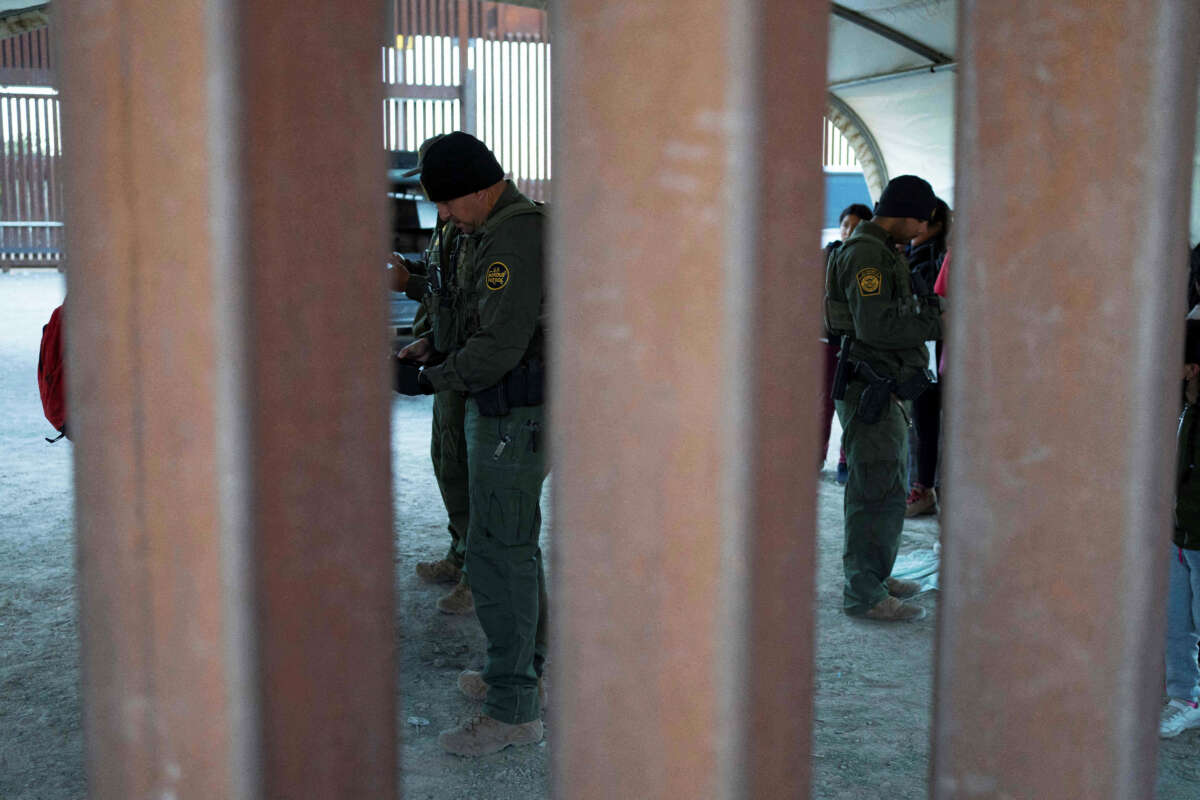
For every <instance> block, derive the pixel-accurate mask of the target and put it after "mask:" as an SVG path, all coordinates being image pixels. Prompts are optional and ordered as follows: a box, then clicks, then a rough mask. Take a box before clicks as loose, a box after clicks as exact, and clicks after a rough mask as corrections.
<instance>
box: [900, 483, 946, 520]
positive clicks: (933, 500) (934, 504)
mask: <svg viewBox="0 0 1200 800" xmlns="http://www.w3.org/2000/svg"><path fill="white" fill-rule="evenodd" d="M936 513H938V496H937V490H936V489H927V488H925V487H924V486H914V487H913V490H912V491H911V492H909V493H908V499H907V500H906V504H905V507H904V516H905V518H906V519H911V518H912V517H921V516H924V515H926V514H936Z"/></svg>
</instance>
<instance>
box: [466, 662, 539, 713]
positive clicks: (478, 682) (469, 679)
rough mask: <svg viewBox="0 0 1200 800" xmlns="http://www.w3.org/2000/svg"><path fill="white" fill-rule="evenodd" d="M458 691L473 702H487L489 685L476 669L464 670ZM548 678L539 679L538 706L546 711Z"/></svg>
mask: <svg viewBox="0 0 1200 800" xmlns="http://www.w3.org/2000/svg"><path fill="white" fill-rule="evenodd" d="M458 690H459V691H460V692H462V693H463V694H465V695H466V696H467V697H469V698H471V699H472V700H480V701H483V700H486V699H487V690H488V685H487V683H486V682H484V680H483V673H482V672H480V671H479V670H476V669H464V670H463V671H462V672H460V673H458ZM547 700H548V696H547V694H546V678H545V677H541V678H538V705H539V706H541V708H542V711H545V710H546V702H547Z"/></svg>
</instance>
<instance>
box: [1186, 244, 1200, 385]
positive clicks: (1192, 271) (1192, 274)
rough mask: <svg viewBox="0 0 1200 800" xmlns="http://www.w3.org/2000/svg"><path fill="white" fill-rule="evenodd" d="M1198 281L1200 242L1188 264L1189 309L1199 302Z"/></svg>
mask: <svg viewBox="0 0 1200 800" xmlns="http://www.w3.org/2000/svg"><path fill="white" fill-rule="evenodd" d="M1198 283H1200V244H1198V245H1196V246H1195V247H1193V248H1192V257H1191V261H1190V262H1189V264H1188V285H1187V298H1188V308H1189V309H1191V308H1195V307H1196V304H1197V303H1200V289H1197V288H1196V285H1197V284H1198ZM1197 363H1200V362H1197Z"/></svg>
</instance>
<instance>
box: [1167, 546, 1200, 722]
mask: <svg viewBox="0 0 1200 800" xmlns="http://www.w3.org/2000/svg"><path fill="white" fill-rule="evenodd" d="M1198 622H1200V550H1180V549H1179V548H1178V547H1172V548H1171V566H1170V573H1169V575H1168V579H1167V696H1168V697H1178V698H1180V699H1183V700H1191V701H1193V702H1195V701H1196V700H1200V665H1197V663H1196V654H1197V652H1196V644H1197V642H1200V632H1197V623H1198Z"/></svg>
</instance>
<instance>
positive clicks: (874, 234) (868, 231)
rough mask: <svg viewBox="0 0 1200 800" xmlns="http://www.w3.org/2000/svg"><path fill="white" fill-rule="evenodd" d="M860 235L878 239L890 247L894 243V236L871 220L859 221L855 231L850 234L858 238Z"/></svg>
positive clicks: (852, 237)
mask: <svg viewBox="0 0 1200 800" xmlns="http://www.w3.org/2000/svg"><path fill="white" fill-rule="evenodd" d="M860 236H863V237H866V238H868V239H876V240H878V241H880V242H882V243H883V244H884V245H886V246H887V247H889V248H890V247H891V246H892V244H893V242H892V237H891V236H889V235H888V232H887V231H885V230H884V229H883V228H881V227H879V226H878V225H876V224H875V223H874V222H871V221H870V220H863V221H862V222H860V223H858V225H857V226H856V227H855V228H854V233H852V234H850V238H851V239H857V238H858V237H860ZM847 241H849V240H847Z"/></svg>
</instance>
